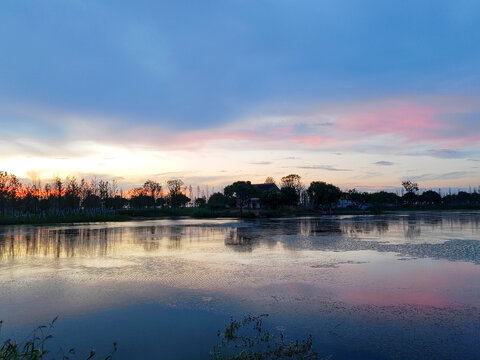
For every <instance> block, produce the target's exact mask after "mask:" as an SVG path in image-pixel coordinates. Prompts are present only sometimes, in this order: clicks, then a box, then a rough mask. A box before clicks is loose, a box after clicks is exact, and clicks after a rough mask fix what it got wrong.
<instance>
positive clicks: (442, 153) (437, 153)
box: [402, 149, 471, 159]
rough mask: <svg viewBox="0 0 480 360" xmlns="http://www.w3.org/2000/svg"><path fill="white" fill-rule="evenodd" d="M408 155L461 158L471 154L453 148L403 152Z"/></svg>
mask: <svg viewBox="0 0 480 360" xmlns="http://www.w3.org/2000/svg"><path fill="white" fill-rule="evenodd" d="M402 155H409V156H431V157H434V158H438V159H462V158H465V157H467V156H470V155H471V152H468V151H460V150H454V149H430V150H424V151H417V152H409V153H404V154H402Z"/></svg>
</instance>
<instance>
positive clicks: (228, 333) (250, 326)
mask: <svg viewBox="0 0 480 360" xmlns="http://www.w3.org/2000/svg"><path fill="white" fill-rule="evenodd" d="M267 316H268V315H267V314H264V315H259V316H247V317H245V318H244V319H243V320H241V321H236V320H232V322H231V323H230V324H229V325H228V326H227V327H226V329H225V330H224V331H223V332H221V331H219V332H218V336H219V337H220V338H221V342H220V343H219V344H218V345H216V346H214V347H213V349H212V351H211V357H212V359H213V360H269V359H295V360H302V359H305V360H306V359H312V360H316V359H319V358H318V354H317V353H316V352H314V351H313V340H312V336H311V335H309V336H308V337H307V338H306V339H305V340H293V341H287V339H286V338H285V336H284V335H283V333H281V332H277V333H273V334H272V333H270V332H269V331H268V330H266V329H264V327H263V323H262V320H263V319H264V318H265V317H267Z"/></svg>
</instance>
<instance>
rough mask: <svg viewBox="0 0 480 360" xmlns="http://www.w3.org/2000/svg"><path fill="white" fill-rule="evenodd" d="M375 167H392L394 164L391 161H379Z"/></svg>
mask: <svg viewBox="0 0 480 360" xmlns="http://www.w3.org/2000/svg"><path fill="white" fill-rule="evenodd" d="M373 165H378V166H392V165H393V162H391V161H377V162H374V163H373Z"/></svg>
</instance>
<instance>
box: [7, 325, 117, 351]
mask: <svg viewBox="0 0 480 360" xmlns="http://www.w3.org/2000/svg"><path fill="white" fill-rule="evenodd" d="M57 318H58V317H56V318H55V319H53V320H52V321H51V322H50V323H49V324H48V325H42V326H39V327H37V328H36V329H35V330H33V331H32V334H31V335H30V336H29V337H28V340H26V341H25V342H17V341H15V340H12V339H7V340H5V341H4V342H3V343H2V344H1V346H0V360H47V359H50V360H54V359H62V360H74V359H79V358H78V356H77V354H76V352H75V349H73V348H72V349H69V350H68V351H67V352H63V351H61V350H60V349H59V350H57V351H55V352H53V351H52V350H51V349H49V348H48V345H49V343H50V340H51V339H52V338H53V335H52V331H53V328H54V325H55V322H56V321H57ZM2 323H3V322H2V321H0V330H1V327H2ZM0 334H1V333H0ZM116 351H117V344H116V343H113V351H112V353H111V354H109V355H107V356H106V357H103V360H111V359H113V354H114V353H115V352H116ZM96 355H97V354H96V353H95V350H90V351H89V353H88V354H87V355H86V356H84V357H83V359H85V360H96V359H98V357H97V356H96Z"/></svg>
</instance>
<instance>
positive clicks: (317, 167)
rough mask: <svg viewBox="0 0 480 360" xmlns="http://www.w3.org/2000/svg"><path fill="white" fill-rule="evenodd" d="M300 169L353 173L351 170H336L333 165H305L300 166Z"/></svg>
mask: <svg viewBox="0 0 480 360" xmlns="http://www.w3.org/2000/svg"><path fill="white" fill-rule="evenodd" d="M298 168H299V169H312V170H327V171H352V170H351V169H342V168H336V167H334V166H331V165H305V166H299V167H298Z"/></svg>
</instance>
